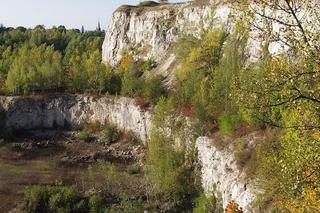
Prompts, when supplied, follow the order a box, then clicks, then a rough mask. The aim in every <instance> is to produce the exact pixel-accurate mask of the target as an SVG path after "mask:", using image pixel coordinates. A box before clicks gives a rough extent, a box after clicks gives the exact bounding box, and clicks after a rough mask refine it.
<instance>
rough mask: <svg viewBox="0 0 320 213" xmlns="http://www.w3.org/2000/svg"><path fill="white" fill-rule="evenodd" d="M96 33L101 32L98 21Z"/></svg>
mask: <svg viewBox="0 0 320 213" xmlns="http://www.w3.org/2000/svg"><path fill="white" fill-rule="evenodd" d="M96 31H98V32H101V26H100V21H98V26H97V29H96Z"/></svg>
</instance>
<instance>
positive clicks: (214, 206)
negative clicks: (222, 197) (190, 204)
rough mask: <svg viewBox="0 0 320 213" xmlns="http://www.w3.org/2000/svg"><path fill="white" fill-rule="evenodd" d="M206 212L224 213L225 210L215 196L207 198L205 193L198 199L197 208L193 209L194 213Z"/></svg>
mask: <svg viewBox="0 0 320 213" xmlns="http://www.w3.org/2000/svg"><path fill="white" fill-rule="evenodd" d="M204 212H215V213H223V208H222V205H221V204H219V203H218V202H217V199H216V198H215V197H214V196H209V195H208V196H206V195H205V194H204V193H201V194H200V195H199V197H198V198H197V199H196V206H195V207H194V209H193V213H204Z"/></svg>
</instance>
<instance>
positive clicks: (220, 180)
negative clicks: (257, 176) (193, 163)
mask: <svg viewBox="0 0 320 213" xmlns="http://www.w3.org/2000/svg"><path fill="white" fill-rule="evenodd" d="M196 146H197V150H198V158H199V162H200V164H201V178H202V187H203V189H204V190H205V192H206V193H208V194H209V193H215V195H216V196H221V198H222V202H223V207H224V208H226V206H227V205H228V203H229V202H230V201H235V202H236V203H237V204H239V206H240V207H242V208H243V210H244V211H245V212H254V199H255V194H254V192H253V186H252V183H251V182H252V181H250V180H249V179H247V178H246V176H245V174H243V172H242V171H241V170H239V168H238V167H237V164H236V160H235V158H234V153H233V152H232V149H230V148H228V147H227V148H223V149H222V150H220V149H217V147H216V146H215V145H214V143H213V139H210V138H207V137H200V138H198V139H197V142H196Z"/></svg>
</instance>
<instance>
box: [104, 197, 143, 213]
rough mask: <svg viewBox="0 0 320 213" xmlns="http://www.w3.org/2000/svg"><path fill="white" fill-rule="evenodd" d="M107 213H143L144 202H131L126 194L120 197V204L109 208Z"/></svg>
mask: <svg viewBox="0 0 320 213" xmlns="http://www.w3.org/2000/svg"><path fill="white" fill-rule="evenodd" d="M105 212H108V213H133V212H134V213H143V212H144V209H143V202H142V200H137V201H135V200H130V198H129V197H128V196H127V195H126V194H124V193H123V194H121V195H120V204H119V205H117V206H113V207H111V208H108V209H107V210H106V211H105Z"/></svg>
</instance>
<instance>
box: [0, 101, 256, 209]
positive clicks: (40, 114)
mask: <svg viewBox="0 0 320 213" xmlns="http://www.w3.org/2000/svg"><path fill="white" fill-rule="evenodd" d="M0 105H2V106H3V108H4V110H5V112H6V120H5V125H6V126H7V127H13V128H24V129H37V128H55V127H57V126H68V125H70V126H71V127H74V128H77V127H78V126H80V125H82V124H84V123H86V122H96V121H97V122H100V123H102V124H104V123H112V124H114V125H116V126H117V127H118V128H119V129H121V130H123V131H126V132H129V131H131V132H132V133H134V135H136V136H137V138H139V139H141V140H142V141H143V142H145V143H146V142H147V141H148V140H149V139H150V134H151V128H152V126H151V118H152V115H151V113H150V112H148V111H145V110H143V109H141V108H140V107H138V106H136V104H135V101H134V100H133V99H130V98H123V97H121V98H117V97H92V96H85V95H60V96H44V97H0ZM190 135H192V134H191V133H189V128H187V127H186V129H185V130H183V131H182V132H181V134H180V135H178V136H177V141H176V143H177V144H179V143H186V140H187V141H189V140H190V141H191V139H188V136H190ZM181 140H183V141H181ZM214 140H215V139H210V138H207V137H200V138H198V139H197V141H196V148H197V150H198V161H199V163H200V164H201V179H202V186H203V189H204V191H205V192H206V193H207V194H209V193H216V192H218V193H216V195H217V196H219V197H220V196H221V199H222V202H223V206H224V207H226V205H227V204H228V203H229V202H230V201H232V200H234V201H235V202H237V203H238V204H239V205H240V206H241V207H242V208H243V209H244V210H245V211H246V212H248V211H249V210H252V209H253V206H254V199H255V196H254V192H253V186H252V183H251V181H250V180H249V179H247V177H246V175H245V172H244V171H243V170H241V169H239V168H238V166H237V162H236V160H235V157H234V149H233V147H232V145H230V146H228V147H224V148H223V149H221V148H220V149H219V148H218V147H217V146H216V145H215V144H214ZM245 140H247V141H248V143H255V139H254V138H246V139H245ZM190 145H192V143H190ZM114 151H116V150H114ZM98 154H100V155H104V154H105V153H98ZM107 154H108V153H107ZM89 157H90V156H89ZM80 158H81V160H83V159H87V158H88V157H87V156H84V157H83V158H82V157H81V156H80ZM66 160H69V159H66Z"/></svg>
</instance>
